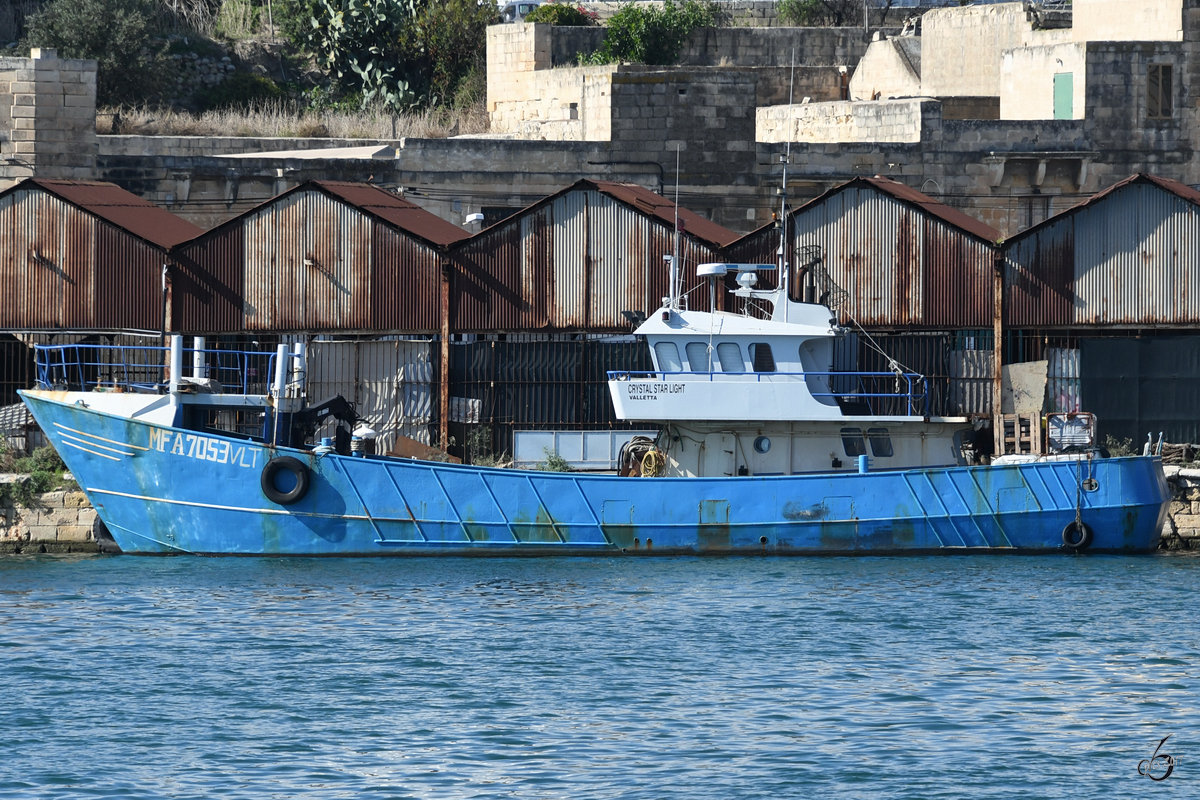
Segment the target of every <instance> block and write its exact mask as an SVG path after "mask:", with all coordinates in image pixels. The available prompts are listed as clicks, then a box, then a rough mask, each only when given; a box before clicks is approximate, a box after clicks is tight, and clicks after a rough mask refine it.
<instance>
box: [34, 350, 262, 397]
mask: <svg viewBox="0 0 1200 800" xmlns="http://www.w3.org/2000/svg"><path fill="white" fill-rule="evenodd" d="M195 352H196V351H195V350H191V349H185V350H184V351H183V354H184V363H183V375H184V376H186V377H188V378H190V377H192V358H193V354H194V353H195ZM201 352H203V353H204V360H205V366H204V372H203V376H202V377H203V378H206V379H209V380H215V381H216V382H217V383H218V384H219V385H220V391H221V392H225V393H234V394H266V393H267V390H268V388H269V387H270V385H271V381H272V378H273V376H274V374H275V353H274V352H266V353H264V352H253V351H245V350H210V349H205V350H202V351H201ZM170 360H171V349H170V348H169V347H155V346H141V345H134V346H118V345H102V344H53V345H42V344H40V345H37V346H36V348H35V351H34V361H35V364H36V366H37V380H38V385H39V386H42V387H45V388H53V389H66V390H71V391H84V392H86V391H91V390H93V389H104V388H112V389H119V390H122V391H139V392H165V391H166V390H167V385H168V381H169V375H170V369H169V363H170Z"/></svg>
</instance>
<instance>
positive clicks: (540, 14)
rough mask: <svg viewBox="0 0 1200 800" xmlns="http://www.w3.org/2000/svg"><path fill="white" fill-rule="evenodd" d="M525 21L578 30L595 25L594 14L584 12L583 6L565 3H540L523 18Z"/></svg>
mask: <svg viewBox="0 0 1200 800" xmlns="http://www.w3.org/2000/svg"><path fill="white" fill-rule="evenodd" d="M525 21H526V22H542V23H546V24H548V25H561V26H563V27H567V28H579V27H583V26H585V25H595V24H596V12H594V11H585V10H584V8H583V6H573V5H569V4H567V3H542V4H541V5H540V6H538V7H537V8H535V9H534V10H533V11H531V12H529V13H528V14H527V15H526V16H525Z"/></svg>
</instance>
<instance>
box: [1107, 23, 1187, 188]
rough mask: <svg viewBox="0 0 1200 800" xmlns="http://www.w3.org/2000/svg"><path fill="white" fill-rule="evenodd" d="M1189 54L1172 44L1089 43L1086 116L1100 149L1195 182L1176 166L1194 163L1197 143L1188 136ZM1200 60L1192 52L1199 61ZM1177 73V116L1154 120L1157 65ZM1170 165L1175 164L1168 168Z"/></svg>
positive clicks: (1174, 76) (1146, 169)
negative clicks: (1151, 78) (1152, 85)
mask: <svg viewBox="0 0 1200 800" xmlns="http://www.w3.org/2000/svg"><path fill="white" fill-rule="evenodd" d="M1187 56H1188V54H1187V52H1186V51H1185V48H1184V46H1183V45H1180V44H1173V43H1170V42H1089V43H1088V44H1087V87H1086V89H1087V93H1086V100H1085V102H1086V104H1087V108H1086V116H1087V118H1088V120H1089V121H1090V122H1091V123H1092V124H1091V125H1090V126H1089V131H1090V132H1091V138H1092V142H1093V144H1094V146H1097V147H1099V148H1102V149H1105V150H1110V151H1112V152H1113V154H1120V157H1121V158H1122V159H1137V160H1139V161H1141V162H1142V166H1143V167H1144V168H1142V169H1139V170H1138V171H1144V172H1154V173H1156V174H1161V175H1165V176H1170V177H1174V178H1175V179H1176V180H1180V181H1182V182H1184V183H1195V182H1196V181H1195V177H1194V175H1181V174H1180V172H1179V171H1178V169H1176V168H1173V167H1174V166H1175V165H1179V164H1183V163H1187V162H1189V161H1191V149H1190V148H1192V147H1194V144H1193V143H1192V142H1191V140H1190V138H1189V137H1187V135H1186V133H1187V131H1189V130H1190V126H1188V125H1185V122H1189V121H1191V120H1189V118H1188V115H1189V114H1190V113H1191V112H1192V111H1194V109H1192V108H1189V103H1188V102H1187V100H1186V99H1185V98H1186V97H1187V95H1186V94H1185V91H1187V90H1189V87H1188V86H1187V85H1186V83H1185V74H1186V70H1187V66H1188V60H1189V59H1188V57H1187ZM1198 56H1200V53H1197V52H1196V51H1195V50H1191V59H1192V61H1193V63H1194V61H1195V60H1196V58H1197V57H1198ZM1159 64H1162V65H1168V66H1169V67H1170V68H1171V70H1172V95H1173V99H1174V103H1173V106H1174V108H1173V113H1172V115H1171V117H1170V118H1169V119H1151V118H1150V117H1149V111H1148V107H1147V104H1148V91H1147V81H1148V73H1149V70H1150V67H1151V65H1159ZM1167 165H1172V166H1170V167H1168V166H1167Z"/></svg>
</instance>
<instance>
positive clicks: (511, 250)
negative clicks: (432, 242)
mask: <svg viewBox="0 0 1200 800" xmlns="http://www.w3.org/2000/svg"><path fill="white" fill-rule="evenodd" d="M626 196H627V197H630V198H632V197H633V196H634V195H633V194H627V195H626ZM672 219H673V211H672ZM685 225H686V223H685ZM718 227H720V226H718ZM717 252H718V251H717V248H716V247H714V246H713V245H711V244H709V243H707V242H706V241H705V240H704V239H702V238H701V237H699V236H696V235H693V233H692V232H691V231H690V230H688V231H685V233H684V234H683V235H682V236H681V237H680V242H679V245H678V252H677V253H676V242H675V237H674V229H673V227H672V226H668V225H665V224H664V223H663V219H662V217H661V216H659V215H657V214H654V213H650V212H649V210H648V209H647V208H646V207H645V206H638V205H634V204H631V203H630V202H628V201H627V200H625V199H619V198H617V197H616V196H614V195H613V194H612V193H611V192H604V191H601V189H600V188H599V187H598V186H596V185H595V183H593V182H591V181H580V182H578V183H576V184H574V185H573V186H572V187H571V188H570V189H569V190H567V191H563V192H558V193H556V194H554V195H552V196H551V197H550V198H547V199H546V200H544V201H541V202H539V203H537V204H535V205H533V206H530V207H529V208H527V209H526V210H524V211H522V212H520V213H518V214H515V215H513V216H511V217H508V218H507V219H505V220H503V221H502V222H499V223H497V224H495V225H492V226H491V227H489V228H487V229H486V230H484V231H481V232H480V233H479V234H477V235H476V236H474V237H472V238H471V239H470V240H468V241H466V242H464V243H462V245H461V246H456V247H454V248H453V250H452V256H451V257H452V260H453V261H454V262H455V265H456V276H455V279H454V288H453V300H452V301H451V306H452V309H453V311H452V314H453V319H452V320H451V328H452V329H453V330H454V331H456V332H484V331H506V332H511V331H518V330H537V329H557V330H602V331H614V332H615V331H627V330H629V329H630V324H631V322H630V318H629V316H628V315H627V314H626V313H625V312H642V313H651V312H653V311H654V310H655V309H656V308H658V305H659V302H660V300H661V298H662V297H663V295H664V294H666V292H667V283H668V275H669V268H668V266H667V265H666V263H665V262H664V260H663V256H664V255H668V254H676V255H678V257H679V263H680V264H681V265H682V267H683V286H684V290H685V292H690V291H691V290H692V289H695V288H697V287H698V286H700V285H703V283H704V281H703V279H700V278H698V277H696V275H695V265H697V264H700V263H703V262H705V261H713V260H716V259H717ZM691 301H692V303H693V305H692V307H693V308H697V307H705V306H706V305H707V302H708V297H707V294H706V293H703V292H698V293H696V294H695V295H692V297H691Z"/></svg>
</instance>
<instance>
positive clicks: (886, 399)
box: [608, 370, 930, 416]
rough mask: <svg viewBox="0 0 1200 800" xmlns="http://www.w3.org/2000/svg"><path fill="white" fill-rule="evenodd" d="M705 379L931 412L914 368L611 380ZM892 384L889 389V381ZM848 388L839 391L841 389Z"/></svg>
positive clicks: (643, 375) (620, 377)
mask: <svg viewBox="0 0 1200 800" xmlns="http://www.w3.org/2000/svg"><path fill="white" fill-rule="evenodd" d="M679 378H683V379H685V380H697V379H699V380H706V381H708V382H717V381H722V382H731V383H732V382H737V383H743V382H744V383H763V382H776V381H778V379H780V378H783V379H784V382H787V381H794V382H796V383H804V384H805V385H806V388H807V389H808V391H809V393H810V394H811V395H812V396H813V397H816V398H822V397H830V398H833V399H834V400H835V401H836V402H837V404H838V405H839V406H841V408H842V410H843V411H845V413H846V414H848V415H853V416H865V415H902V416H929V409H930V397H929V392H928V389H927V384H926V382H925V376H924V375H918V374H917V373H915V372H900V373H896V372H693V371H688V370H679V371H672V372H665V371H663V370H659V371H657V372H654V371H649V372H635V371H629V370H612V371H609V373H608V379H609V380H610V381H627V380H662V381H666V380H676V379H679ZM821 378H828V379H829V380H828V381H827V383H828V384H829V385H830V387H831V388H830V390H829V391H816V390H814V389H813V385H812V384H813V383H814V379H817V380H816V381H815V382H816V383H818V384H819V383H820V379H821ZM889 383H890V384H891V388H890V390H889V389H888V386H887V384H889ZM843 388H844V389H845V390H844V391H839V389H843Z"/></svg>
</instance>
